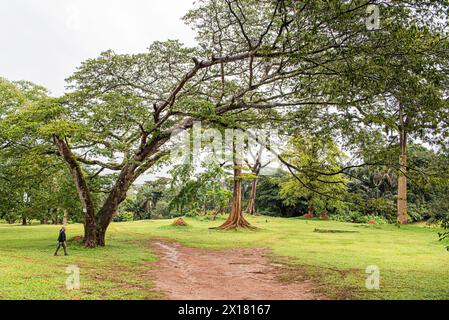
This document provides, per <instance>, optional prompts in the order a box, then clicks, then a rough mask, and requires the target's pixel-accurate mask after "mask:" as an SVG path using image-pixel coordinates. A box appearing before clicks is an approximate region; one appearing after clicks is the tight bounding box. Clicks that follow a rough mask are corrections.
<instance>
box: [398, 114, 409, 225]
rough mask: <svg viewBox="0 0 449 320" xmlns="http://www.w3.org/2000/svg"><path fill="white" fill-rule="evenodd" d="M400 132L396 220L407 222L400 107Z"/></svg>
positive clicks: (405, 158)
mask: <svg viewBox="0 0 449 320" xmlns="http://www.w3.org/2000/svg"><path fill="white" fill-rule="evenodd" d="M399 116H400V133H399V147H400V153H401V155H400V157H399V166H400V169H399V177H398V200H397V207H398V217H397V222H398V223H399V224H407V222H408V215H407V133H406V130H405V123H404V120H403V119H404V118H403V117H404V116H403V114H402V108H400V115H399Z"/></svg>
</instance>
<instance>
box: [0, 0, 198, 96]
mask: <svg viewBox="0 0 449 320" xmlns="http://www.w3.org/2000/svg"><path fill="white" fill-rule="evenodd" d="M192 2H193V1H191V0H16V1H8V2H7V3H4V4H3V6H2V10H1V11H0V76H1V77H5V78H7V79H10V80H30V81H33V82H35V83H37V84H40V85H43V86H45V87H47V88H48V89H50V90H51V91H52V93H53V94H54V95H59V94H61V93H62V92H63V91H64V86H65V82H64V79H65V78H67V77H68V76H70V75H71V74H72V73H73V71H74V70H75V69H76V67H77V66H79V64H80V63H81V62H82V61H84V60H86V59H88V58H93V57H96V56H98V54H99V53H100V52H102V51H105V50H108V49H113V50H114V51H116V52H120V53H125V52H126V53H134V52H142V51H144V50H145V49H146V48H147V47H148V46H149V44H150V43H151V42H153V41H156V40H167V39H180V40H181V41H182V42H184V43H185V44H188V45H192V44H194V33H193V32H192V31H191V30H190V28H189V27H188V26H186V25H184V23H183V22H182V21H181V20H180V18H181V17H182V16H183V15H184V14H185V13H186V12H187V10H188V9H189V8H191V7H192Z"/></svg>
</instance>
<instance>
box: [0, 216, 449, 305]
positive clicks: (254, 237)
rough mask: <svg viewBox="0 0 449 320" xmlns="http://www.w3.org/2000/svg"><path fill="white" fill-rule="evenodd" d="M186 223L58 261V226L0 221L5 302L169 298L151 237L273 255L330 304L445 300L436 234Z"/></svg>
mask: <svg viewBox="0 0 449 320" xmlns="http://www.w3.org/2000/svg"><path fill="white" fill-rule="evenodd" d="M186 220H187V222H188V223H189V226H187V227H173V226H170V223H171V221H168V220H152V221H138V222H130V223H114V224H112V225H111V227H110V229H109V233H108V242H107V246H106V247H105V248H98V249H94V250H92V249H85V248H83V247H82V246H80V245H79V244H76V243H71V244H69V253H70V256H68V257H64V256H59V257H54V256H53V251H54V249H55V246H56V237H57V233H58V230H59V226H48V225H45V226H41V225H33V226H25V227H23V226H16V225H15V226H10V225H7V224H0V299H161V298H164V295H163V294H162V293H159V292H156V291H155V290H154V289H153V284H152V279H151V278H150V276H149V275H148V270H149V269H150V268H151V262H153V261H155V260H156V259H157V257H156V256H155V255H153V254H152V253H151V251H150V249H149V247H148V243H149V240H150V239H152V238H170V239H174V240H176V241H178V242H180V243H182V244H184V245H187V246H194V247H202V248H211V249H219V248H232V247H264V248H271V249H272V259H273V261H276V262H281V263H284V264H287V265H288V268H286V269H287V272H286V273H285V275H284V276H283V277H282V281H293V280H298V279H303V278H312V279H314V280H315V281H316V283H317V285H318V288H317V290H319V291H321V292H322V293H324V294H326V295H327V296H329V297H330V298H336V299H347V298H355V299H449V252H448V251H446V249H445V247H444V246H445V245H447V244H448V242H447V241H446V242H445V243H443V242H440V241H438V237H437V232H438V229H436V228H429V227H425V226H417V225H410V226H403V227H401V228H397V227H396V226H392V225H382V226H368V225H359V224H349V223H341V222H333V221H310V220H309V221H306V220H302V219H282V218H270V217H255V218H249V220H250V221H251V222H252V223H253V224H254V225H256V226H257V227H259V228H260V229H259V230H258V231H217V230H209V229H208V228H209V227H211V226H216V225H218V224H220V222H221V221H215V222H214V221H206V220H205V221H201V220H200V219H186ZM315 228H334V229H345V230H356V231H358V233H314V232H313V230H314V229H315ZM81 234H82V226H81V225H69V227H68V238H69V239H70V238H72V237H74V236H77V235H81ZM68 265H77V266H79V268H80V274H81V288H80V290H73V291H67V290H66V286H65V282H66V278H67V274H66V273H65V271H66V267H67V266H68ZM368 265H376V266H378V267H379V268H380V277H381V280H380V290H368V289H366V288H365V280H366V278H367V276H368V274H366V273H365V270H366V267H367V266H368ZM254 285H255V286H256V285H257V283H255V284H254ZM204 298H207V297H204Z"/></svg>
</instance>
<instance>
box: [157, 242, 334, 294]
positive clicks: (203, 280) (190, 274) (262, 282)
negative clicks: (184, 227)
mask: <svg viewBox="0 0 449 320" xmlns="http://www.w3.org/2000/svg"><path fill="white" fill-rule="evenodd" d="M151 248H152V250H153V251H154V252H155V253H156V254H157V255H158V256H159V258H160V260H159V261H158V262H156V263H154V268H153V269H152V270H151V271H150V275H151V276H152V278H153V279H154V283H155V285H156V289H157V290H160V291H162V292H164V293H165V294H166V296H167V298H168V299H172V300H203V299H210V300H316V299H326V297H324V296H322V295H319V294H317V293H316V292H314V291H316V290H315V289H316V286H315V285H314V283H312V282H311V281H309V280H300V281H293V282H289V283H286V282H281V281H280V280H279V279H280V278H281V276H282V275H283V265H281V264H273V263H271V262H270V259H269V257H268V256H267V255H268V253H269V250H267V249H260V248H257V249H226V250H208V249H198V248H188V247H184V246H182V245H180V244H177V243H172V242H168V241H160V240H158V241H153V242H152V243H151Z"/></svg>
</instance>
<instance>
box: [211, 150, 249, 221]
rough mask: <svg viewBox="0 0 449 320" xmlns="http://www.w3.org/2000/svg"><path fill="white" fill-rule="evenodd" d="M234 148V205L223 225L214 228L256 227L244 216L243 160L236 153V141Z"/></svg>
mask: <svg viewBox="0 0 449 320" xmlns="http://www.w3.org/2000/svg"><path fill="white" fill-rule="evenodd" d="M233 150H234V191H233V194H232V207H231V213H230V214H229V217H228V219H227V220H226V222H225V223H223V224H222V225H221V226H219V227H216V228H212V229H219V230H229V229H239V228H246V229H256V228H255V227H253V226H251V224H250V223H249V222H248V221H247V220H246V219H245V217H244V216H243V210H242V178H241V175H242V164H241V161H239V160H237V159H238V155H236V148H235V143H234V146H233Z"/></svg>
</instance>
